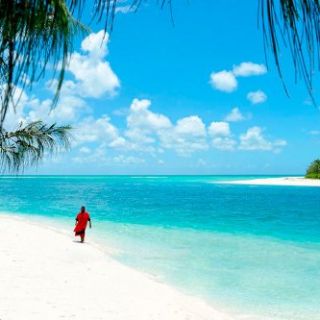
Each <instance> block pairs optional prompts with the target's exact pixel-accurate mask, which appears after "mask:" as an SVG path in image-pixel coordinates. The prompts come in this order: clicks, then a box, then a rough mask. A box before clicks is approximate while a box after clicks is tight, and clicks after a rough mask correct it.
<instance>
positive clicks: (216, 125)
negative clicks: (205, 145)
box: [208, 122, 237, 151]
mask: <svg viewBox="0 0 320 320" xmlns="http://www.w3.org/2000/svg"><path fill="white" fill-rule="evenodd" d="M208 132H209V135H210V136H211V137H212V146H213V147H214V148H216V149H219V150H226V151H227V150H229V151H230V150H234V148H235V146H236V144H237V143H236V141H235V140H234V139H233V138H232V135H231V130H230V125H229V123H228V122H212V123H211V124H210V126H209V128H208Z"/></svg>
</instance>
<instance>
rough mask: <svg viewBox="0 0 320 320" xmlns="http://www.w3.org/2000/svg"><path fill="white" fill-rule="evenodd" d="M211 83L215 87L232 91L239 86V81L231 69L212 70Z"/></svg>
mask: <svg viewBox="0 0 320 320" xmlns="http://www.w3.org/2000/svg"><path fill="white" fill-rule="evenodd" d="M210 83H211V85H212V87H213V88H215V89H217V90H220V91H224V92H232V91H235V90H236V89H237V87H238V81H237V79H236V77H235V76H234V74H233V73H232V72H231V71H226V70H223V71H220V72H212V73H211V75H210Z"/></svg>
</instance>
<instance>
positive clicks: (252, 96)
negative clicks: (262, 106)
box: [247, 90, 268, 104]
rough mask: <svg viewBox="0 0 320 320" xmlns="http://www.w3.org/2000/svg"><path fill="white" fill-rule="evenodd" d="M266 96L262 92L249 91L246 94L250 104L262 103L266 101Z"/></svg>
mask: <svg viewBox="0 0 320 320" xmlns="http://www.w3.org/2000/svg"><path fill="white" fill-rule="evenodd" d="M267 98H268V97H267V95H266V94H265V93H264V92H263V91H262V90H257V91H251V92H249V93H248V94H247V99H248V100H249V101H250V102H251V103H252V104H258V103H263V102H265V101H266V100H267Z"/></svg>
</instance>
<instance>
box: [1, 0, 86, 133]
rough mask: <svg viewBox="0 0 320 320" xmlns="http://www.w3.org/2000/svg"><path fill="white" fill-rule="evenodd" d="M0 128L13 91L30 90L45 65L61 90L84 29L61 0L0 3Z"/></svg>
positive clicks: (11, 0)
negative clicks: (53, 74)
mask: <svg viewBox="0 0 320 320" xmlns="http://www.w3.org/2000/svg"><path fill="white" fill-rule="evenodd" d="M0 12H1V14H0V87H1V89H0V90H1V92H0V97H1V108H0V129H1V128H2V126H3V122H4V119H5V117H6V113H7V111H8V108H9V105H10V103H13V94H14V88H16V87H20V88H25V87H29V88H31V86H32V84H33V83H34V82H35V81H37V80H39V78H40V77H42V76H43V75H44V73H45V71H46V67H47V65H48V63H50V64H51V65H52V69H53V70H54V71H56V72H57V79H58V86H57V91H56V96H55V99H54V101H56V100H57V96H58V94H59V91H60V89H61V85H62V81H63V78H64V71H65V67H66V64H67V61H68V57H69V55H70V53H71V52H72V50H73V47H72V44H73V41H74V38H75V35H76V34H77V33H78V32H79V31H83V30H84V27H83V26H82V25H81V24H80V23H79V22H78V21H77V20H76V19H74V17H73V16H72V15H71V14H70V12H69V9H68V6H67V4H66V1H63V0H45V1H44V0H19V1H17V0H0Z"/></svg>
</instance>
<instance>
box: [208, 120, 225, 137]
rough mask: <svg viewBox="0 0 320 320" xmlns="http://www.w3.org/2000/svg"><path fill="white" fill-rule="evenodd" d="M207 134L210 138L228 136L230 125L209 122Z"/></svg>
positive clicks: (221, 122)
mask: <svg viewBox="0 0 320 320" xmlns="http://www.w3.org/2000/svg"><path fill="white" fill-rule="evenodd" d="M208 131H209V134H210V135H212V136H230V135H231V132H230V125H229V123H228V122H223V121H220V122H211V124H210V126H209V129H208Z"/></svg>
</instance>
